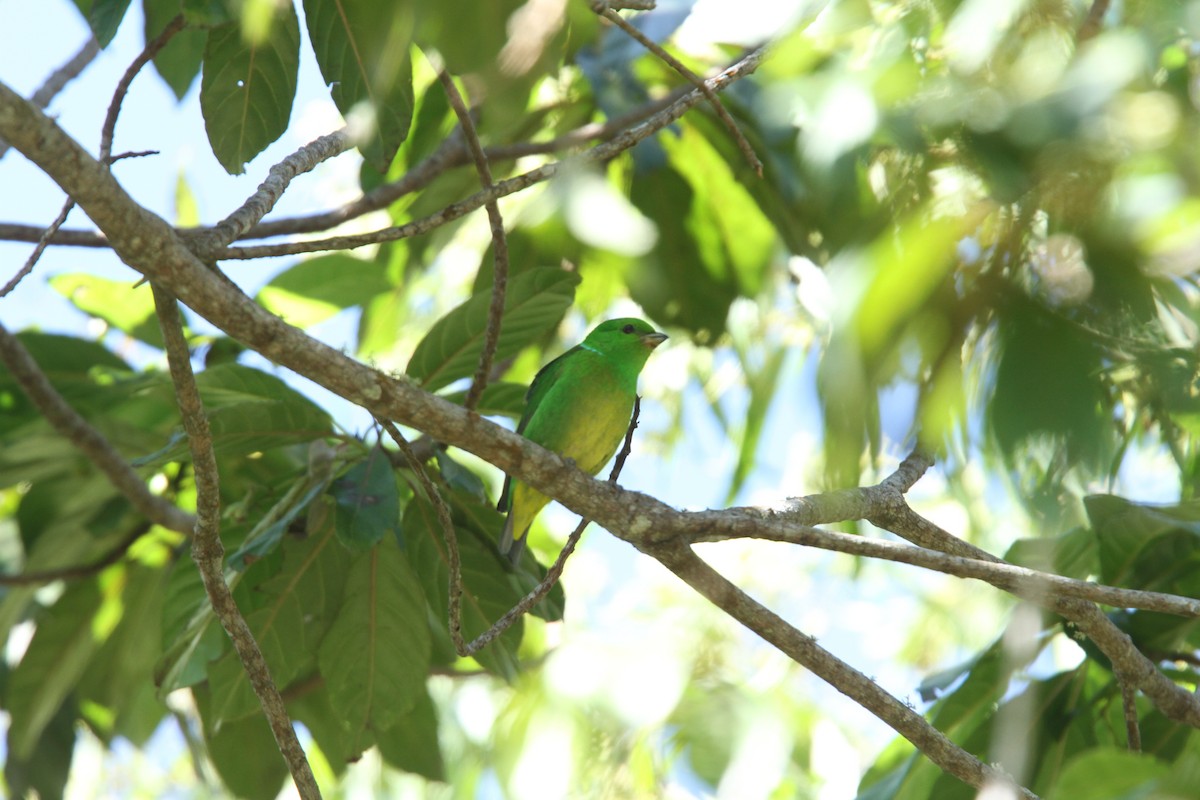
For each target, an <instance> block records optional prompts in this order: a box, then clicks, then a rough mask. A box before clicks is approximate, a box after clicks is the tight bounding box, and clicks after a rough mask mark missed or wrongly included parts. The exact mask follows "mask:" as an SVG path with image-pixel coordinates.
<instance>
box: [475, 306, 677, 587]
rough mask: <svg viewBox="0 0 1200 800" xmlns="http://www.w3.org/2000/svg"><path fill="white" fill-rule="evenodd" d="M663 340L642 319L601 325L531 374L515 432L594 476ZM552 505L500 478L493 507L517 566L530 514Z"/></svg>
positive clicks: (503, 545) (613, 448)
mask: <svg viewBox="0 0 1200 800" xmlns="http://www.w3.org/2000/svg"><path fill="white" fill-rule="evenodd" d="M666 338H667V337H666V335H665V334H662V333H658V332H656V331H655V330H654V329H653V328H652V327H650V325H648V324H647V323H645V322H643V321H642V320H640V319H631V318H624V319H610V320H609V321H607V322H604V323H601V324H600V325H598V326H597V327H596V328H595V329H594V330H593V331H592V332H591V333H589V334H588V335H587V338H586V339H584V340H583V341H582V342H581V343H580V344H578V345H576V346H575V347H572V348H571V349H570V350H568V351H567V352H565V353H563V354H562V355H561V356H559V357H558V358H556V359H554V360H553V361H551V362H550V363H549V364H547V365H546V366H544V367H542V369H541V371H539V372H538V374H537V375H536V376H535V377H534V379H533V383H532V384H530V386H529V393H528V394H527V395H526V396H525V413H524V414H523V415H522V417H521V422H520V423H519V424H518V425H517V433H521V434H524V435H525V437H526V438H528V439H529V440H530V441H533V442H537V443H538V444H540V445H541V446H542V447H545V448H546V449H548V450H553V451H554V452H556V453H559V454H561V455H563V456H565V457H567V458H569V459H571V460H572V461H574V462H575V464H576V466H578V467H579V468H580V469H581V470H583V471H584V472H587V473H588V474H589V475H595V474H596V473H597V472H599V471H600V470H601V468H603V467H604V465H605V464H607V463H608V460H609V459H611V458H612V457H613V455H614V454H615V453H616V452H617V447H618V446H619V445H620V444H621V440H622V439H623V438H624V436H625V431H626V430H627V429H628V428H629V419H630V417H631V416H632V414H633V402H634V399H635V398H636V397H637V379H638V373H640V372H641V371H642V367H644V366H645V365H646V359H647V358H649V357H650V353H651V352H652V351H653V350H654V348H655V347H658V345H660V344H662V342H663V341H664V340H665V339H666ZM549 502H550V498H549V497H547V496H546V495H544V494H542V493H541V492H539V491H538V490H536V489H534V488H532V487H530V486H527V485H525V484H524V483H522V482H521V481H515V480H513V479H512V478H511V477H509V478H507V479H506V480H505V481H504V493H503V494H502V495H501V497H500V503H499V506H498V507H499V509H500V510H501V511H507V512H508V520H507V522H506V523H505V525H504V534H503V536H502V538H501V540H500V552H502V553H507V554H508V556H509V558H510V559H511V560H512V562H513V563H514V564H515V563H516V562H517V561H518V560H520V557H521V553H522V551H523V550H524V548H525V534H526V532H527V531H528V530H529V526H530V525H531V524H532V523H533V519H534V517H536V516H537V515H538V512H539V511H541V510H542V509H543V508H544V507H545V506H546V504H547V503H549Z"/></svg>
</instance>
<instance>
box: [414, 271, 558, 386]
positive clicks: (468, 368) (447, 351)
mask: <svg viewBox="0 0 1200 800" xmlns="http://www.w3.org/2000/svg"><path fill="white" fill-rule="evenodd" d="M578 284H579V276H578V275H576V274H575V273H571V272H564V271H563V270H560V269H550V268H545V267H543V268H538V269H531V270H528V271H526V272H523V273H521V274H520V275H518V276H517V277H515V278H513V280H512V281H511V282H510V283H509V284H508V291H507V293H506V295H505V303H504V316H503V320H502V324H501V326H500V340H499V343H498V344H497V346H496V360H497V361H502V360H504V359H506V358H510V357H512V356H514V355H516V354H517V352H518V351H520V350H521V348H522V347H525V346H526V345H528V344H529V343H531V342H532V341H534V339H536V338H537V337H538V336H540V335H542V334H543V333H545V332H546V331H548V330H550V329H552V328H553V327H554V326H556V325H557V324H558V322H559V320H561V319H562V316H563V314H564V313H566V310H567V309H568V308H570V306H571V299H572V298H573V297H574V294H575V287H576V286H577V285H578ZM490 301H491V291H490V290H489V291H487V292H480V293H477V294H474V295H472V296H471V299H470V300H468V301H467V302H465V303H463V304H462V305H460V306H459V307H458V308H456V309H454V310H453V311H451V312H450V313H449V314H447V315H446V316H444V317H442V318H441V319H439V320H438V321H437V322H435V323H434V324H433V327H432V328H430V329H429V333H427V334H426V335H425V338H424V339H422V340H421V343H420V344H418V345H417V348H416V350H415V351H414V352H413V355H412V359H411V360H410V361H409V362H408V369H407V372H408V374H409V375H410V376H412V377H413V378H415V379H416V380H417V381H418V382H419V383H420V384H421V386H422V388H424V389H426V390H427V391H436V390H437V389H440V388H441V387H443V386H446V385H447V384H449V383H452V382H454V381H456V380H458V379H459V378H465V377H468V376H470V375H472V374H473V373H474V372H475V367H476V366H477V365H478V363H479V354H480V351H481V350H482V349H483V338H484V334H485V332H486V330H487V316H488V305H489V303H490Z"/></svg>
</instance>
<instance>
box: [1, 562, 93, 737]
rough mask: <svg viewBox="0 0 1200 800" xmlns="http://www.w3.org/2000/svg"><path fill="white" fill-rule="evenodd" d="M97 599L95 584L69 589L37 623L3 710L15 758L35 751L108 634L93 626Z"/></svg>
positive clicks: (12, 677) (6, 690) (10, 678)
mask: <svg viewBox="0 0 1200 800" xmlns="http://www.w3.org/2000/svg"><path fill="white" fill-rule="evenodd" d="M101 599H102V598H101V595H100V590H99V588H98V587H97V584H96V581H95V580H89V581H82V582H79V583H76V584H73V585H71V586H70V587H68V588H67V591H66V592H65V593H64V594H63V596H62V597H61V598H59V600H58V602H57V603H55V604H54V606H53V610H52V611H51V612H50V613H48V614H46V615H45V616H44V617H42V618H41V619H40V620H39V622H38V627H37V630H36V631H35V632H34V635H33V639H32V640H31V641H30V643H29V648H28V649H27V650H26V651H25V655H24V656H22V657H21V661H20V663H19V664H17V666H16V668H15V669H13V671H12V674H11V675H10V676H9V679H8V685H7V686H6V687H5V705H6V707H7V710H8V713H9V714H10V715H11V717H12V722H11V725H12V729H11V731H10V733H9V743H10V745H11V747H12V751H11V752H12V753H13V754H14V755H15V756H16V757H17V758H28V757H29V755H30V754H31V753H32V752H33V748H34V746H35V745H36V744H37V742H38V740H39V739H40V738H41V736H42V732H43V731H45V729H46V726H47V725H48V724H49V723H50V720H51V719H53V718H54V715H55V713H56V712H57V711H58V709H59V706H61V705H62V703H63V701H64V700H65V699H66V698H67V695H68V694H70V692H71V691H72V690H73V689H74V688H75V684H76V683H77V682H78V681H79V679H80V677H81V676H82V675H83V672H84V670H85V669H87V665H88V662H89V661H90V660H91V658H92V656H93V655H94V654H95V652H96V650H97V649H98V648H99V647H100V645H101V644H102V643H103V642H104V639H105V638H106V637H107V635H108V633H109V632H110V631H109V630H105V629H104V626H102V625H98V624H97V622H98V620H97V616H98V614H99V613H100V607H101Z"/></svg>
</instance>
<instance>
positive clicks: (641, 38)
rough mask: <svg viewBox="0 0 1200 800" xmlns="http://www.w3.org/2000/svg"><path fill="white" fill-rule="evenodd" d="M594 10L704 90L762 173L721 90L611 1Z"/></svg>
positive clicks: (601, 0) (601, 1)
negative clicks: (647, 32) (727, 106)
mask: <svg viewBox="0 0 1200 800" xmlns="http://www.w3.org/2000/svg"><path fill="white" fill-rule="evenodd" d="M592 10H593V11H595V12H596V13H597V14H599V15H600V16H602V17H604V18H605V19H606V20H608V21H609V22H611V23H612V24H614V25H616V26H617V27H618V28H620V29H621V30H622V31H624V32H625V33H626V34H627V35H628V36H629V37H630V38H631V39H633V40H634V41H636V42H637V43H638V44H640V45H641V46H642V47H644V48H646V49H647V50H649V51H650V52H651V53H653V54H654V55H655V56H657V57H658V59H659V60H661V61H662V62H663V63H664V64H666V65H667V66H669V67H670V68H671V69H673V70H675V71H676V72H678V73H679V74H680V75H682V76H683V78H684V79H685V80H687V81H688V82H689V83H691V84H692V85H693V86H695V87H696V88H697V89H699V90H700V91H702V92H704V96H705V97H706V98H707V99H708V102H709V105H711V106H712V109H713V111H714V112H715V113H716V115H717V118H718V119H719V120H721V122H722V124H724V125H725V128H726V129H727V130H728V131H729V135H730V136H732V137H733V140H734V142H736V143H737V146H738V150H741V151H742V155H743V156H744V157H745V159H746V163H748V164H749V165H750V169H752V170H754V173H755V174H756V175H758V177H760V178H761V177H762V175H763V165H762V162H761V161H759V159H758V155H757V154H756V153H755V152H754V148H753V147H751V146H750V142H748V141H746V137H745V135H744V134H743V133H742V129H741V128H739V127H738V124H737V123H736V122H734V120H733V117H731V116H729V112H728V111H727V110H726V109H725V105H724V104H723V103H722V102H721V99H720V98H719V97H717V93H716V92H714V91H713V90H712V89H711V88H709V86H708V84H707V83H706V82H705V81H704V79H703V78H701V77H700V76H699V75H697V74H696V73H694V72H692V71H691V70H690V69H689V68H688V66H687V65H686V64H684V63H683V62H682V61H680V60H679V59H677V58H676V57H675V56H673V55H671V54H670V53H668V52H667V51H666V49H664V48H663V47H661V46H659V44H658V42H656V41H654V40H653V39H651V38H650V37H649V36H646V35H645V34H644V33H642V32H641V31H639V30H638V29H637V28H635V27H634V26H633V25H631V24H630V23H629V22H628V21H626V19H625V18H624V17H622V16H621V15H620V14H618V13H617V12H616V11H614V10H613V9H612V8H611V7H610V6H609V4H608V3H607V2H604V0H597V2H594V3H592Z"/></svg>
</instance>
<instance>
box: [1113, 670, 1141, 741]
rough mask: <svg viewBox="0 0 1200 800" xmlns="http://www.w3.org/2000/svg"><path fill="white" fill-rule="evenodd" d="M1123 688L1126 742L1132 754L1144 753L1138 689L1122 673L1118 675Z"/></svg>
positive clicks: (1122, 709) (1122, 708)
mask: <svg viewBox="0 0 1200 800" xmlns="http://www.w3.org/2000/svg"><path fill="white" fill-rule="evenodd" d="M1116 675H1117V684H1118V685H1119V686H1120V687H1121V711H1122V713H1123V714H1124V715H1125V740H1126V746H1127V749H1128V750H1129V751H1130V752H1131V753H1140V752H1142V727H1141V725H1140V724H1139V723H1138V710H1137V689H1136V688H1135V687H1134V686H1133V683H1132V682H1131V681H1129V680H1128V679H1127V678H1126V677H1125V676H1124V675H1123V674H1121V673H1120V672H1118V673H1116Z"/></svg>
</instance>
